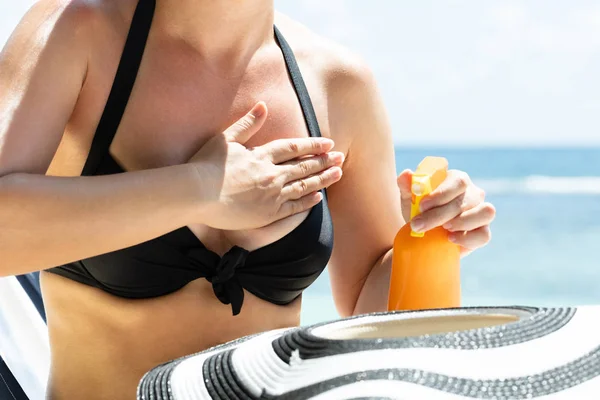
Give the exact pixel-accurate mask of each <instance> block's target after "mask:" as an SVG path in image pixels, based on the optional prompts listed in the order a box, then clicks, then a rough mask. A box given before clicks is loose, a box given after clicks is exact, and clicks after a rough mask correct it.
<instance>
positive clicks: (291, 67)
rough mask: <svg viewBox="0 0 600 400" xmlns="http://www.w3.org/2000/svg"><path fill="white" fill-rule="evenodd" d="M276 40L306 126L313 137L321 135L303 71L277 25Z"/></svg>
mask: <svg viewBox="0 0 600 400" xmlns="http://www.w3.org/2000/svg"><path fill="white" fill-rule="evenodd" d="M275 40H277V43H278V44H279V47H280V48H281V52H282V53H283V58H284V60H285V65H286V67H287V70H288V73H289V75H290V79H291V80H292V85H293V86H294V90H295V91H296V95H297V96H298V101H299V102H300V107H301V108H302V113H303V114H304V120H305V121H306V126H307V127H308V132H309V134H310V136H311V137H321V129H320V128H319V122H318V121H317V115H316V114H315V109H314V108H313V105H312V101H311V99H310V95H309V94H308V89H307V88H306V85H305V84H304V79H302V73H301V72H300V68H299V67H298V62H297V61H296V56H294V52H293V51H292V48H291V47H290V45H289V44H288V42H287V41H286V40H285V38H284V37H283V35H282V34H281V32H280V31H279V29H277V27H275Z"/></svg>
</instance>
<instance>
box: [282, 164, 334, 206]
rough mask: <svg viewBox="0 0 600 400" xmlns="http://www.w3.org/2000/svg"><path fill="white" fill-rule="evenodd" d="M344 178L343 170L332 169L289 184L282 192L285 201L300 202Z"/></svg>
mask: <svg viewBox="0 0 600 400" xmlns="http://www.w3.org/2000/svg"><path fill="white" fill-rule="evenodd" d="M341 178H342V169H341V168H340V167H332V168H329V169H327V170H325V171H322V172H320V173H318V174H316V175H313V176H310V177H308V178H304V179H299V180H296V181H293V182H290V183H288V184H287V185H285V186H284V187H283V189H282V190H281V196H282V198H283V199H285V200H298V199H301V198H303V197H304V196H306V195H308V194H310V193H313V192H317V191H319V190H321V189H325V188H327V187H329V186H331V185H333V184H334V183H336V182H337V181H339V180H340V179H341Z"/></svg>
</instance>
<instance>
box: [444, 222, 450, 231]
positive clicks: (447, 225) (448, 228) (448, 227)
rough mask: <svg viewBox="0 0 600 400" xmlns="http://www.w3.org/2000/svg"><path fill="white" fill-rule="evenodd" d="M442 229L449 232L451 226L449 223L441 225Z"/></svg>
mask: <svg viewBox="0 0 600 400" xmlns="http://www.w3.org/2000/svg"><path fill="white" fill-rule="evenodd" d="M442 228H444V229H446V230H451V229H452V224H451V223H450V222H446V223H445V224H444V225H442Z"/></svg>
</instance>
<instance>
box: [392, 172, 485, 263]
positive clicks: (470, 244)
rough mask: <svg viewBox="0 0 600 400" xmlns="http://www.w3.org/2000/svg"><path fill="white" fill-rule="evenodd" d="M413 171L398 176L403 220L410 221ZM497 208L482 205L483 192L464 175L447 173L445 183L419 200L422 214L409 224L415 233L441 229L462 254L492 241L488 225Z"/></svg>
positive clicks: (463, 173) (462, 173) (483, 199)
mask: <svg viewBox="0 0 600 400" xmlns="http://www.w3.org/2000/svg"><path fill="white" fill-rule="evenodd" d="M411 180H412V171H410V170H405V171H403V172H402V173H401V174H400V175H399V176H398V187H399V188H400V194H401V200H402V215H403V216H404V220H405V221H408V220H409V219H410V206H411V196H412V195H411V190H410V185H411ZM495 215H496V209H495V208H494V206H493V205H492V204H490V203H487V202H485V192H484V191H483V190H482V189H481V188H479V187H477V186H476V185H475V184H474V183H473V182H472V181H471V178H469V175H467V174H466V173H465V172H462V171H456V170H450V171H448V176H447V178H446V180H445V181H444V182H442V183H441V184H440V186H438V188H437V189H436V190H434V191H433V192H432V193H431V194H430V195H428V196H426V197H425V198H423V200H422V201H421V215H419V216H417V217H415V218H414V219H413V220H412V221H410V223H411V226H412V229H413V230H414V231H420V232H426V231H428V230H430V229H433V228H435V227H438V226H443V227H444V228H445V229H447V230H448V231H449V232H450V235H449V239H450V240H451V241H452V242H454V243H456V244H458V245H460V246H461V254H462V255H466V254H468V253H470V252H471V251H473V250H475V249H478V248H480V247H483V246H485V245H486V244H487V243H488V242H489V241H490V239H491V231H490V224H491V222H492V221H493V220H494V217H495Z"/></svg>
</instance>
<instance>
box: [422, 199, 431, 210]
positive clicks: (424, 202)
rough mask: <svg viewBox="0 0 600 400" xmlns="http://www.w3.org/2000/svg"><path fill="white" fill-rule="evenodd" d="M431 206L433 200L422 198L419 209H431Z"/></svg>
mask: <svg viewBox="0 0 600 400" xmlns="http://www.w3.org/2000/svg"><path fill="white" fill-rule="evenodd" d="M430 207H431V201H428V200H422V201H421V203H420V204H419V209H420V210H421V212H424V211H427V210H429V208H430Z"/></svg>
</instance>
